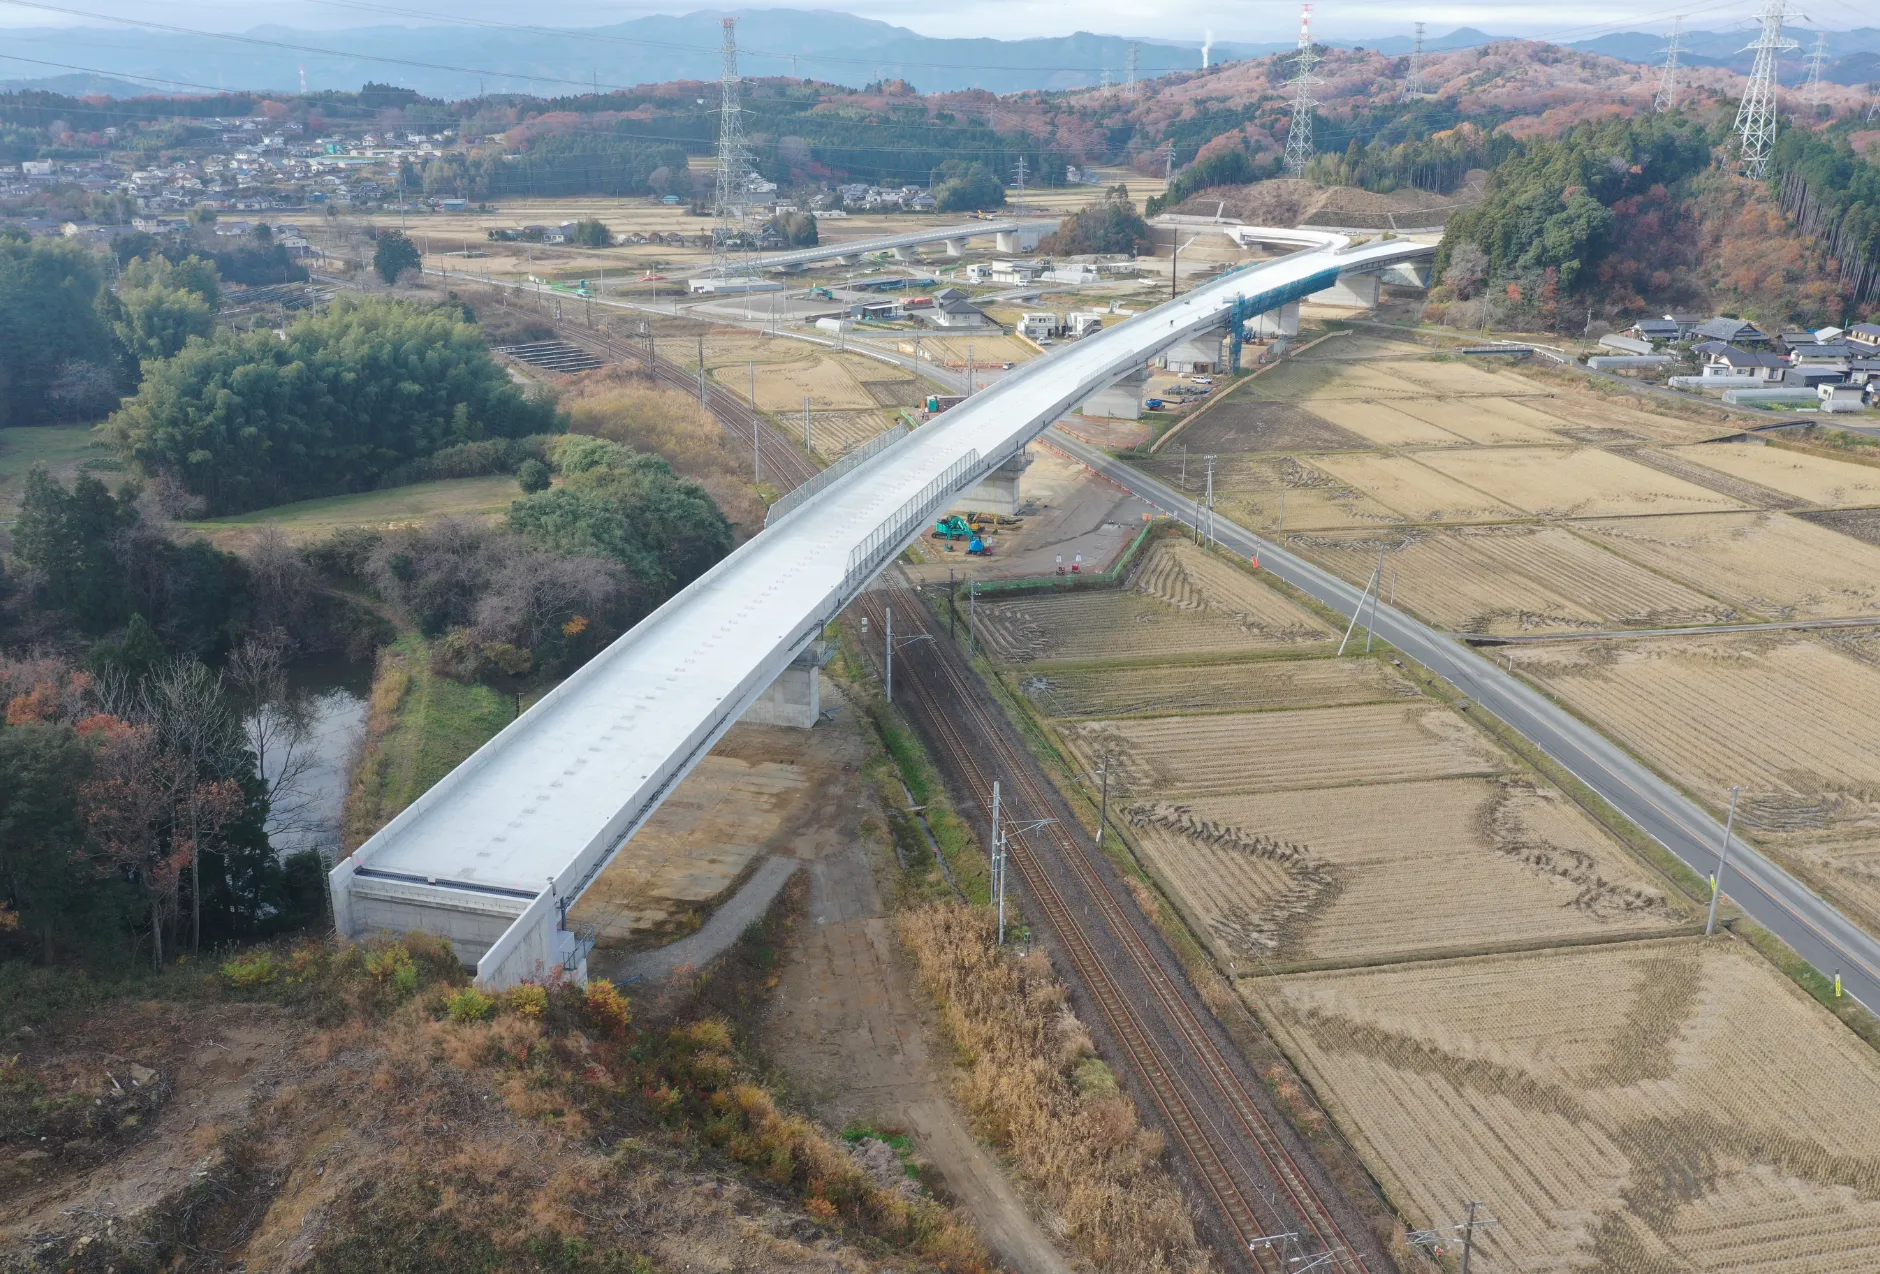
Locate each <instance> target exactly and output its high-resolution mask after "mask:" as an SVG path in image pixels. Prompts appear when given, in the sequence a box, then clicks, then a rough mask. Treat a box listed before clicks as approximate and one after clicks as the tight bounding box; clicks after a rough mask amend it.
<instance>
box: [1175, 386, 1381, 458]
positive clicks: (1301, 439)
mask: <svg viewBox="0 0 1880 1274" xmlns="http://www.w3.org/2000/svg"><path fill="white" fill-rule="evenodd" d="M1366 441H1367V438H1366V437H1361V436H1359V435H1358V434H1355V433H1347V432H1346V431H1345V430H1344V429H1341V428H1339V426H1338V422H1337V420H1336V419H1335V418H1334V417H1333V416H1331V415H1330V414H1329V413H1327V412H1323V411H1307V410H1306V409H1305V408H1303V407H1296V406H1294V405H1293V404H1291V403H1275V402H1267V401H1265V400H1263V399H1259V398H1249V397H1247V396H1246V395H1244V394H1236V395H1234V396H1233V397H1232V398H1230V399H1228V400H1227V401H1225V402H1222V403H1218V404H1216V405H1215V406H1212V407H1210V408H1208V410H1207V414H1206V415H1205V416H1201V417H1199V418H1198V419H1197V420H1196V421H1195V422H1194V423H1193V424H1192V425H1189V426H1188V427H1187V428H1186V429H1184V430H1182V432H1181V437H1180V438H1179V439H1177V440H1176V441H1175V442H1172V443H1171V444H1170V446H1172V447H1186V448H1187V449H1188V451H1189V452H1190V453H1192V454H1194V455H1206V454H1209V453H1210V452H1212V453H1215V454H1221V453H1227V452H1235V451H1240V452H1247V451H1345V450H1349V449H1353V448H1358V447H1362V446H1364V445H1365V443H1366ZM1163 450H1164V451H1165V452H1166V451H1167V450H1168V448H1167V447H1165V448H1163Z"/></svg>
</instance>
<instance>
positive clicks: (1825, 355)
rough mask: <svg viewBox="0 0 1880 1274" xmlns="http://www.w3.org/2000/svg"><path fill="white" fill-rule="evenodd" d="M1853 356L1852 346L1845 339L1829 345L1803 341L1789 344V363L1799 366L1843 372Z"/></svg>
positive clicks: (1795, 366)
mask: <svg viewBox="0 0 1880 1274" xmlns="http://www.w3.org/2000/svg"><path fill="white" fill-rule="evenodd" d="M1853 357H1854V347H1853V346H1852V345H1849V344H1847V343H1846V342H1845V341H1841V342H1836V343H1834V344H1831V345H1822V344H1817V343H1814V342H1804V343H1800V344H1796V345H1791V346H1789V365H1790V366H1791V367H1794V368H1796V369H1798V370H1799V369H1801V368H1805V367H1806V368H1830V369H1832V370H1834V371H1835V372H1840V373H1845V372H1846V371H1847V365H1848V363H1849V362H1850V361H1852V360H1853Z"/></svg>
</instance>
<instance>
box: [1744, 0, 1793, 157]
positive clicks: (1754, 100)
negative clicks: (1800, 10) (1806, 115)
mask: <svg viewBox="0 0 1880 1274" xmlns="http://www.w3.org/2000/svg"><path fill="white" fill-rule="evenodd" d="M1788 16H1789V6H1788V0H1769V3H1768V4H1767V5H1765V6H1763V11H1762V35H1761V36H1759V37H1758V38H1757V40H1756V43H1754V44H1751V45H1748V46H1747V47H1746V48H1745V49H1744V52H1748V51H1749V50H1751V49H1754V50H1755V51H1756V65H1755V67H1754V68H1753V69H1751V71H1750V73H1749V84H1748V86H1747V87H1745V88H1744V90H1743V104H1742V105H1741V106H1739V107H1738V108H1737V112H1736V128H1735V132H1736V134H1737V136H1739V137H1741V138H1742V139H1743V155H1742V158H1743V173H1744V175H1745V176H1747V177H1753V178H1756V179H1757V180H1759V181H1760V180H1761V179H1762V178H1763V177H1765V176H1767V175H1768V173H1769V147H1770V146H1771V145H1772V144H1774V142H1775V137H1776V57H1777V55H1778V54H1781V53H1783V52H1785V51H1787V50H1790V49H1799V48H1801V47H1802V46H1801V45H1799V44H1797V43H1796V42H1795V41H1793V40H1785V39H1783V38H1782V23H1783V22H1784V21H1785V20H1786V19H1787V18H1788Z"/></svg>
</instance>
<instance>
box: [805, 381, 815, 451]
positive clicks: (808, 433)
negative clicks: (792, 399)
mask: <svg viewBox="0 0 1880 1274" xmlns="http://www.w3.org/2000/svg"><path fill="white" fill-rule="evenodd" d="M811 430H812V425H811V423H810V414H809V395H808V394H804V395H803V450H805V451H810V450H813V447H812V445H811Z"/></svg>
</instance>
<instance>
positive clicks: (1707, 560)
mask: <svg viewBox="0 0 1880 1274" xmlns="http://www.w3.org/2000/svg"><path fill="white" fill-rule="evenodd" d="M1573 530H1574V533H1575V534H1578V535H1584V536H1587V537H1588V538H1590V539H1592V540H1594V541H1595V542H1597V543H1600V544H1603V545H1605V546H1606V547H1608V548H1610V549H1612V550H1614V551H1615V552H1617V553H1619V554H1620V555H1621V556H1623V557H1627V558H1630V559H1632V560H1633V561H1635V562H1639V563H1641V564H1643V565H1645V566H1648V567H1650V568H1651V569H1653V570H1655V571H1659V572H1661V573H1663V574H1665V575H1669V576H1672V577H1673V578H1675V579H1681V580H1684V581H1686V582H1687V583H1690V584H1692V585H1694V586H1696V587H1697V588H1699V589H1702V590H1703V591H1704V592H1706V593H1709V594H1711V595H1712V596H1715V597H1720V598H1723V599H1724V600H1725V601H1728V602H1730V603H1732V604H1734V605H1736V606H1737V607H1740V608H1741V609H1742V610H1744V611H1747V612H1750V613H1751V615H1752V616H1757V617H1762V618H1767V619H1833V618H1839V617H1842V616H1853V615H1876V614H1880V548H1877V547H1875V546H1873V545H1870V544H1865V543H1862V542H1861V541H1859V540H1857V539H1854V538H1853V537H1851V536H1847V535H1842V534H1841V533H1840V532H1838V531H1834V530H1830V529H1829V528H1827V527H1824V526H1818V525H1816V524H1815V523H1813V522H1809V521H1805V520H1803V519H1800V518H1792V517H1786V516H1784V515H1782V514H1780V513H1719V514H1714V515H1710V516H1704V517H1688V518H1677V517H1671V518H1628V519H1626V520H1625V521H1622V522H1583V523H1579V524H1577V525H1576V526H1574V528H1573Z"/></svg>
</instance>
